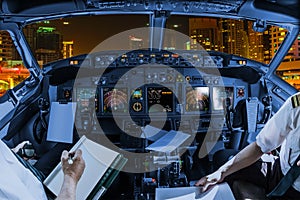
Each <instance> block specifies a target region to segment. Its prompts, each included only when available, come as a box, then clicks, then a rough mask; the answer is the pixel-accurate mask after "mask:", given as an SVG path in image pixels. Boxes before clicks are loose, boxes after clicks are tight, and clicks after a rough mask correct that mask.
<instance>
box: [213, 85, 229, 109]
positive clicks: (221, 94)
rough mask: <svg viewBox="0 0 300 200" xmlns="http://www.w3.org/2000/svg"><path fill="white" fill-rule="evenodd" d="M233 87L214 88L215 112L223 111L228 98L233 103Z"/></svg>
mask: <svg viewBox="0 0 300 200" xmlns="http://www.w3.org/2000/svg"><path fill="white" fill-rule="evenodd" d="M233 91H234V89H233V87H221V86H220V87H213V110H223V109H224V104H225V101H226V98H229V100H230V105H232V103H233Z"/></svg>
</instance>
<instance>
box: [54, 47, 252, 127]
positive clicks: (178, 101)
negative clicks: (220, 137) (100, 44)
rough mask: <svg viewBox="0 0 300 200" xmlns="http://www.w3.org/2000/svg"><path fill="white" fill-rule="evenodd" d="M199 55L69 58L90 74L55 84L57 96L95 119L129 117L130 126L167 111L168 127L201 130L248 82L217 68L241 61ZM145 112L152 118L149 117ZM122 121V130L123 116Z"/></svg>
mask: <svg viewBox="0 0 300 200" xmlns="http://www.w3.org/2000/svg"><path fill="white" fill-rule="evenodd" d="M202 54H203V52H198V53H196V52H192V53H190V52H189V53H188V52H184V53H171V52H167V51H163V52H150V51H147V50H145V51H143V50H140V51H133V52H129V53H123V52H121V53H120V52H117V53H115V54H113V53H112V52H106V53H105V54H104V53H99V54H91V55H88V56H86V57H85V59H79V58H72V60H69V62H70V63H69V64H71V63H73V64H74V63H77V64H78V66H80V69H79V71H78V73H80V70H81V69H84V70H85V72H86V71H91V73H89V74H90V75H89V76H82V77H80V76H78V75H77V78H76V80H71V81H69V82H68V84H63V85H59V86H58V87H57V93H58V94H57V97H59V98H58V99H63V100H67V101H75V102H77V107H78V109H77V110H79V111H80V113H81V114H82V113H93V114H94V115H95V117H96V118H98V120H100V119H113V118H114V117H120V118H122V116H128V115H129V116H130V117H131V119H132V120H133V121H135V123H136V124H138V125H139V126H144V125H146V124H147V123H150V122H151V121H153V120H157V121H160V120H161V118H162V116H165V115H167V120H168V123H169V124H170V127H169V129H176V124H178V123H180V124H182V123H184V124H186V126H188V127H191V129H192V130H199V129H201V130H204V131H205V130H207V128H208V126H209V125H208V124H209V122H210V117H211V116H217V117H218V118H220V119H222V118H224V112H226V107H228V106H231V107H232V108H234V107H235V106H236V104H237V103H238V102H239V101H240V100H242V99H246V98H247V97H248V85H249V84H248V83H247V82H245V81H243V80H242V79H240V78H232V77H226V76H222V74H220V72H219V70H220V69H224V68H230V67H242V66H243V65H244V64H245V63H247V62H240V61H239V58H230V57H228V55H226V56H225V55H212V56H211V57H209V56H208V55H202ZM76 59H77V61H76V62H75V60H76ZM248 64H250V65H251V62H250V61H248ZM105 65H106V67H104V66H105ZM71 66H73V65H71ZM75 67H76V66H75ZM203 69H206V70H203ZM78 77H79V78H78ZM70 88H71V89H70ZM66 90H68V91H72V92H73V96H72V98H70V97H68V99H67V97H66V96H64V94H65V93H66ZM64 98H65V99H64ZM58 101H59V100H58ZM94 108H95V109H94ZM94 111H95V112H94ZM150 115H151V117H153V116H154V118H156V119H149V116H150ZM84 116H85V115H84ZM182 116H189V117H188V118H189V121H188V122H182V121H181V118H182ZM199 118H200V119H199ZM122 120H123V121H124V122H123V127H122V128H121V129H122V130H124V129H125V127H126V126H128V119H127V118H126V117H124V119H122ZM79 121H80V117H79ZM81 121H84V119H82V120H81ZM80 123H85V122H80ZM89 123H90V122H89ZM197 126H200V128H197ZM217 126H218V127H219V126H223V125H217ZM114 131H116V130H113V131H112V132H114Z"/></svg>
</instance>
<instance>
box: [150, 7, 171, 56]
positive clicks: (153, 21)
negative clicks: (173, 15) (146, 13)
mask: <svg viewBox="0 0 300 200" xmlns="http://www.w3.org/2000/svg"><path fill="white" fill-rule="evenodd" d="M168 15H169V13H168V12H167V11H155V12H154V13H152V14H151V15H150V41H149V42H150V44H149V46H150V49H151V50H152V49H153V48H157V49H158V50H159V51H160V50H161V49H162V46H163V41H164V28H165V27H166V21H167V18H168Z"/></svg>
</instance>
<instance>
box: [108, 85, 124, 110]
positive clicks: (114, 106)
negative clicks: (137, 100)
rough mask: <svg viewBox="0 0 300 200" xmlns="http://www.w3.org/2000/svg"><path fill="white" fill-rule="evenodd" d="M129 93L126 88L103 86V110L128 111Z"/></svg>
mask: <svg viewBox="0 0 300 200" xmlns="http://www.w3.org/2000/svg"><path fill="white" fill-rule="evenodd" d="M127 110H128V95H127V89H125V88H103V112H104V113H112V112H126V111H127Z"/></svg>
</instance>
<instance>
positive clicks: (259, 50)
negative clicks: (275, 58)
mask: <svg viewBox="0 0 300 200" xmlns="http://www.w3.org/2000/svg"><path fill="white" fill-rule="evenodd" d="M252 25H253V24H252V23H250V22H248V25H247V27H248V29H247V31H248V35H249V58H250V59H252V60H256V61H258V62H262V63H269V62H270V60H271V56H270V46H271V45H270V39H269V38H270V35H269V30H268V29H267V30H265V31H264V32H255V31H254V30H253V28H252Z"/></svg>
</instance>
